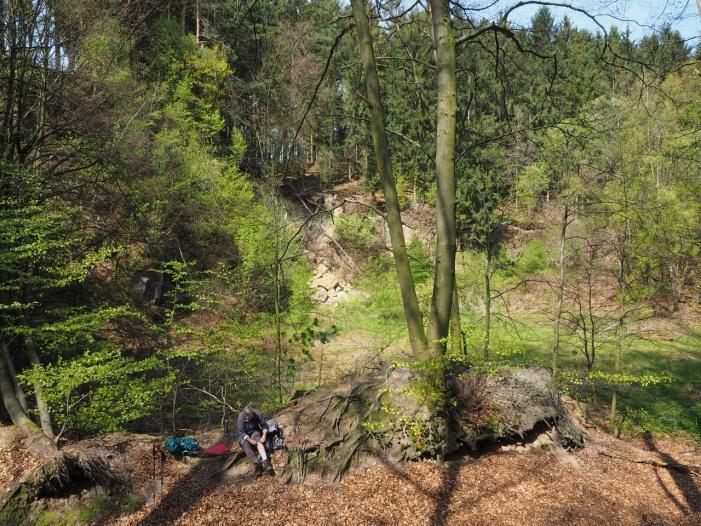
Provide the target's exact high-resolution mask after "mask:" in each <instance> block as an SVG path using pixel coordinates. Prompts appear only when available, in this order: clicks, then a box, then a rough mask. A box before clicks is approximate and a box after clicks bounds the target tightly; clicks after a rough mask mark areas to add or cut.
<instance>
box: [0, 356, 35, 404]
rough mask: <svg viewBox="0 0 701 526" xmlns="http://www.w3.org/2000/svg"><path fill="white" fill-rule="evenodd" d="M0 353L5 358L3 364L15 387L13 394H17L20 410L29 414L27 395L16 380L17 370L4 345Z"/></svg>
mask: <svg viewBox="0 0 701 526" xmlns="http://www.w3.org/2000/svg"><path fill="white" fill-rule="evenodd" d="M2 354H3V356H2V357H1V358H0V359H2V360H5V364H6V365H7V374H9V375H10V379H11V380H12V385H13V387H14V389H15V394H16V396H17V402H18V403H19V405H20V407H21V408H22V410H23V411H24V412H25V413H27V414H29V405H28V404H27V395H26V394H25V393H24V389H22V386H21V385H20V383H19V382H18V381H17V370H16V369H15V364H14V362H13V361H12V358H11V357H10V353H9V351H8V349H7V347H6V346H3V348H2Z"/></svg>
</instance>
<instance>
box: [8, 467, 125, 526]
mask: <svg viewBox="0 0 701 526" xmlns="http://www.w3.org/2000/svg"><path fill="white" fill-rule="evenodd" d="M121 484H122V482H121V479H120V478H119V477H118V476H117V475H116V474H115V473H114V472H113V471H112V468H111V467H110V465H109V463H108V462H107V461H106V460H105V459H104V458H102V457H100V456H94V455H85V454H83V453H63V454H61V455H57V456H55V457H54V458H52V459H51V460H48V461H47V462H45V463H44V464H42V465H40V466H38V467H37V468H35V469H34V470H33V471H32V472H31V473H30V474H29V475H28V476H27V478H26V479H25V481H24V482H22V483H21V484H19V485H18V486H17V487H16V488H15V489H14V491H12V492H11V493H10V494H9V495H8V496H7V497H6V498H5V500H4V502H2V503H0V524H12V525H21V524H27V523H28V521H29V520H30V513H31V507H32V504H33V503H34V502H35V501H36V500H38V499H41V498H46V497H62V496H67V495H70V494H74V493H77V492H79V491H81V490H83V489H87V488H92V487H95V486H102V487H104V488H114V487H117V486H121Z"/></svg>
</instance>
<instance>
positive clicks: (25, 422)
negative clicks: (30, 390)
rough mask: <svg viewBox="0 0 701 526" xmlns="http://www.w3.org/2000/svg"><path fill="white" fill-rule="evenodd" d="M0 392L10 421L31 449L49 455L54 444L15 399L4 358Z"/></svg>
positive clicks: (1, 369)
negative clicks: (21, 433) (27, 439)
mask: <svg viewBox="0 0 701 526" xmlns="http://www.w3.org/2000/svg"><path fill="white" fill-rule="evenodd" d="M2 345H3V352H6V351H7V347H6V344H4V343H3V344H2ZM0 393H2V401H3V404H5V409H7V413H8V414H9V415H10V418H11V419H12V423H13V424H15V425H16V426H17V427H19V428H20V429H21V430H22V432H23V433H24V434H25V435H27V437H28V438H29V439H30V444H29V447H30V449H31V450H32V451H34V452H36V453H39V454H42V455H49V454H51V453H53V452H55V451H56V445H55V444H54V443H53V441H52V440H51V439H50V438H49V437H47V436H46V435H45V434H44V432H43V431H42V430H41V428H40V427H39V426H38V425H36V424H35V423H34V422H33V421H32V419H31V418H29V416H27V413H25V412H24V410H23V409H22V406H20V404H19V402H18V401H17V394H16V393H15V388H14V386H13V384H12V379H11V378H10V375H9V374H8V371H7V365H6V362H5V360H0Z"/></svg>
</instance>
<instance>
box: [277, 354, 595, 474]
mask: <svg viewBox="0 0 701 526" xmlns="http://www.w3.org/2000/svg"><path fill="white" fill-rule="evenodd" d="M449 387H450V390H451V392H452V393H453V398H452V402H453V403H452V404H449V405H450V407H451V410H450V411H449V413H450V414H449V419H450V420H451V422H450V423H449V426H450V427H451V430H450V433H449V434H448V436H449V437H450V438H449V440H446V433H444V432H442V430H441V429H440V428H439V423H440V419H436V418H433V416H432V414H431V413H430V411H429V410H428V409H427V407H428V406H429V405H430V404H429V401H428V400H427V399H426V397H427V394H426V392H425V390H424V389H421V387H420V384H419V383H418V381H417V377H416V375H415V373H414V371H412V370H411V369H409V368H390V369H386V370H383V371H379V372H377V373H375V374H372V375H366V376H361V377H355V378H353V379H352V380H351V381H349V382H348V383H347V384H344V385H341V386H337V387H334V388H317V389H315V390H313V391H310V392H308V393H306V394H304V396H302V397H300V398H298V399H297V400H295V401H294V402H293V403H292V404H291V405H290V406H289V407H288V408H287V409H285V410H284V411H283V412H282V414H281V415H279V416H278V423H279V424H280V425H281V426H282V427H283V429H284V430H285V434H286V437H287V445H288V449H289V451H288V455H287V459H286V461H285V464H284V466H283V467H282V468H281V469H280V470H279V472H280V475H281V478H282V480H283V481H284V482H301V481H303V480H304V479H305V478H306V477H307V475H309V474H312V473H315V474H318V475H320V476H322V477H324V478H327V479H330V480H331V481H339V480H340V479H341V478H342V477H343V476H344V475H345V474H346V473H347V472H348V471H349V470H351V469H352V468H354V467H357V466H369V465H373V464H377V463H396V462H399V461H403V460H418V459H422V458H436V457H438V456H439V455H441V454H449V453H451V452H454V451H456V450H458V449H463V448H469V449H476V448H477V447H478V446H479V445H481V444H483V443H485V442H499V441H502V440H509V439H513V438H514V437H521V438H523V437H525V436H526V435H527V433H528V432H529V431H531V430H533V429H534V428H536V426H538V425H542V424H543V423H545V424H547V427H548V428H549V429H550V430H551V433H550V434H552V435H553V439H554V440H555V441H556V442H557V443H559V445H561V446H563V447H565V448H567V449H574V448H577V447H581V446H582V445H583V443H584V438H585V435H584V432H583V431H582V430H581V428H580V427H579V425H578V424H577V423H576V421H575V420H573V419H571V418H570V417H569V416H568V415H567V413H566V410H565V408H564V406H563V404H562V403H561V402H560V398H559V395H558V392H557V389H556V388H555V385H554V383H553V381H552V377H551V375H550V372H549V371H547V370H546V369H532V368H524V369H513V368H503V369H500V370H499V371H496V372H494V371H492V372H490V373H486V372H484V371H475V370H470V369H468V368H463V370H455V371H453V372H452V373H451V375H450V381H449Z"/></svg>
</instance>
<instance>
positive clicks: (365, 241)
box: [334, 214, 379, 257]
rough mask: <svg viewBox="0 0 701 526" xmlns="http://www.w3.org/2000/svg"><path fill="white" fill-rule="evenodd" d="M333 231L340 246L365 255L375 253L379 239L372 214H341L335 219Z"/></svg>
mask: <svg viewBox="0 0 701 526" xmlns="http://www.w3.org/2000/svg"><path fill="white" fill-rule="evenodd" d="M334 223H335V229H334V233H335V235H336V238H337V239H338V242H339V243H340V244H341V246H343V247H346V249H349V250H351V251H352V252H353V253H355V254H358V255H364V256H365V257H368V256H371V255H372V254H375V253H377V251H378V249H379V240H378V237H377V228H376V226H375V221H374V218H373V217H372V216H368V215H362V214H341V215H339V216H338V217H337V218H336V219H335V220H334Z"/></svg>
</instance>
